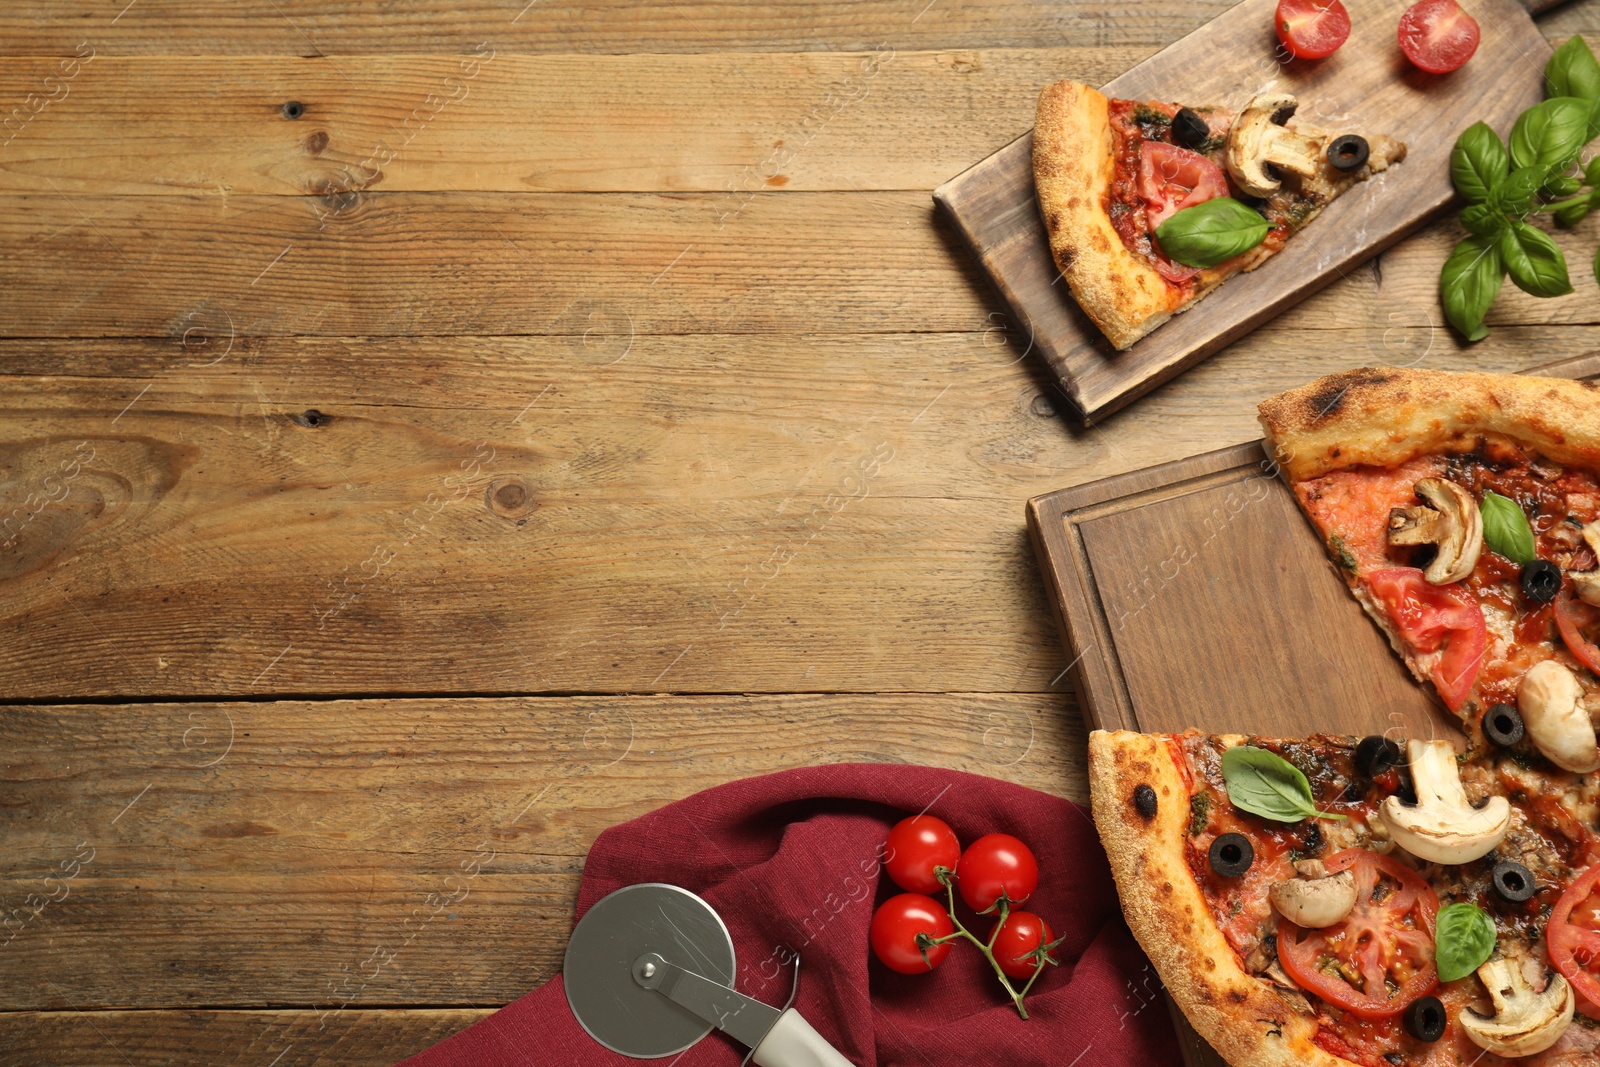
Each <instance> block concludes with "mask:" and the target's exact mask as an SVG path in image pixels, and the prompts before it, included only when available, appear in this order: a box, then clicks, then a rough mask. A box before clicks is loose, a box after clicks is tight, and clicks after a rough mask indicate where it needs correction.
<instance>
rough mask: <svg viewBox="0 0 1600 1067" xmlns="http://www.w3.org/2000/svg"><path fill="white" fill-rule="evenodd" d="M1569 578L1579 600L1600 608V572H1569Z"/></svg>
mask: <svg viewBox="0 0 1600 1067" xmlns="http://www.w3.org/2000/svg"><path fill="white" fill-rule="evenodd" d="M1567 577H1568V578H1571V579H1572V588H1573V590H1574V591H1575V592H1576V593H1577V594H1578V599H1579V600H1581V601H1583V602H1584V603H1585V604H1593V605H1595V606H1596V607H1600V571H1568V572H1567Z"/></svg>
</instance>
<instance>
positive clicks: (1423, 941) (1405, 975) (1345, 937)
mask: <svg viewBox="0 0 1600 1067" xmlns="http://www.w3.org/2000/svg"><path fill="white" fill-rule="evenodd" d="M1327 867H1328V872H1329V873H1330V874H1338V873H1339V872H1340V871H1346V870H1349V871H1354V872H1355V879H1356V906H1355V907H1354V908H1353V909H1352V910H1351V912H1350V914H1349V915H1348V916H1346V917H1345V919H1344V920H1343V921H1341V922H1337V923H1335V924H1334V925H1332V926H1329V927H1327V928H1325V929H1322V930H1306V929H1303V928H1301V927H1299V926H1296V925H1295V924H1294V923H1292V922H1290V921H1289V920H1288V919H1280V920H1279V921H1278V959H1279V960H1280V961H1282V963H1283V969H1284V970H1285V971H1287V972H1289V977H1290V978H1293V979H1294V980H1295V981H1296V982H1298V983H1300V985H1301V987H1302V988H1304V989H1306V990H1309V991H1310V992H1312V993H1315V994H1316V995H1317V996H1319V997H1321V998H1322V999H1323V1000H1325V1001H1327V1002H1328V1003H1329V1004H1332V1005H1334V1006H1335V1007H1337V1008H1342V1009H1344V1010H1345V1011H1348V1012H1350V1013H1352V1014H1354V1015H1359V1016H1361V1017H1362V1018H1366V1019H1382V1018H1387V1017H1390V1016H1394V1015H1398V1014H1400V1013H1401V1012H1402V1011H1405V1010H1406V1007H1407V1005H1409V1004H1410V1003H1411V1002H1412V1001H1414V1000H1416V999H1417V998H1418V997H1421V996H1426V995H1427V994H1428V993H1429V992H1430V991H1432V990H1433V989H1434V988H1435V987H1436V986H1437V985H1438V984H1439V972H1438V971H1437V970H1435V969H1434V964H1433V919H1434V916H1435V915H1437V914H1438V912H1439V898H1438V896H1437V895H1436V894H1435V893H1434V891H1433V888H1432V887H1431V886H1429V885H1428V883H1427V882H1425V881H1423V880H1422V877H1421V876H1420V875H1418V874H1417V872H1415V871H1413V870H1412V869H1411V868H1409V867H1407V866H1405V865H1404V864H1403V863H1401V862H1400V861H1399V860H1396V859H1393V858H1391V857H1389V856H1380V855H1379V854H1378V853H1376V852H1370V851H1368V850H1367V849H1364V848H1349V849H1345V850H1344V851H1343V852H1340V853H1339V854H1338V855H1336V856H1333V857H1332V858H1331V859H1329V860H1328V861H1327ZM1391 987H1392V988H1391Z"/></svg>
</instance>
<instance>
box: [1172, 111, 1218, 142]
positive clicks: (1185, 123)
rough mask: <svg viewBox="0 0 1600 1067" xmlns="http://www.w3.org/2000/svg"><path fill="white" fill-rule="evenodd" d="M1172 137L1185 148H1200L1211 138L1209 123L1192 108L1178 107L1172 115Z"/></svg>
mask: <svg viewBox="0 0 1600 1067" xmlns="http://www.w3.org/2000/svg"><path fill="white" fill-rule="evenodd" d="M1172 139H1173V140H1174V141H1177V142H1178V143H1179V144H1181V145H1183V147H1185V148H1193V149H1195V150H1196V151H1199V150H1202V149H1204V148H1205V145H1206V142H1207V141H1210V140H1211V125H1210V123H1208V122H1206V120H1205V119H1203V118H1201V117H1200V115H1199V114H1198V113H1197V112H1195V111H1194V110H1193V109H1191V108H1187V107H1180V108H1179V109H1178V113H1177V114H1176V115H1173V116H1172Z"/></svg>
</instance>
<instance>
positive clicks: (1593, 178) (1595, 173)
mask: <svg viewBox="0 0 1600 1067" xmlns="http://www.w3.org/2000/svg"><path fill="white" fill-rule="evenodd" d="M1596 103H1597V104H1600V101H1597V102H1596ZM1583 180H1584V181H1586V182H1588V183H1589V184H1590V185H1600V154H1597V155H1596V156H1595V157H1594V158H1593V159H1591V160H1589V165H1588V166H1586V167H1584V168H1583Z"/></svg>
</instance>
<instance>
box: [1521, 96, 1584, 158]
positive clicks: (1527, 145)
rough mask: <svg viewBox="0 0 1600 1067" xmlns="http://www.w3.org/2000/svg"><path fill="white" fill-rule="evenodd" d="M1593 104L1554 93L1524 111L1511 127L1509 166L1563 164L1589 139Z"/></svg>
mask: <svg viewBox="0 0 1600 1067" xmlns="http://www.w3.org/2000/svg"><path fill="white" fill-rule="evenodd" d="M1591 110H1592V106H1591V105H1590V103H1589V101H1587V100H1580V99H1579V98H1577V97H1575V96H1553V97H1551V98H1550V99H1549V100H1546V101H1545V102H1544V103H1542V104H1535V105H1533V106H1532V107H1530V108H1529V109H1528V110H1526V111H1524V112H1523V113H1522V115H1521V117H1519V118H1518V119H1517V122H1516V125H1514V126H1512V127H1511V165H1512V166H1513V167H1529V166H1533V165H1535V164H1539V165H1543V166H1546V167H1555V166H1564V165H1565V164H1567V163H1570V162H1571V161H1572V160H1573V159H1575V158H1577V155H1578V152H1579V150H1580V149H1582V148H1583V146H1584V145H1585V144H1587V143H1588V141H1589V136H1588V133H1589V113H1590V111H1591Z"/></svg>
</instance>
